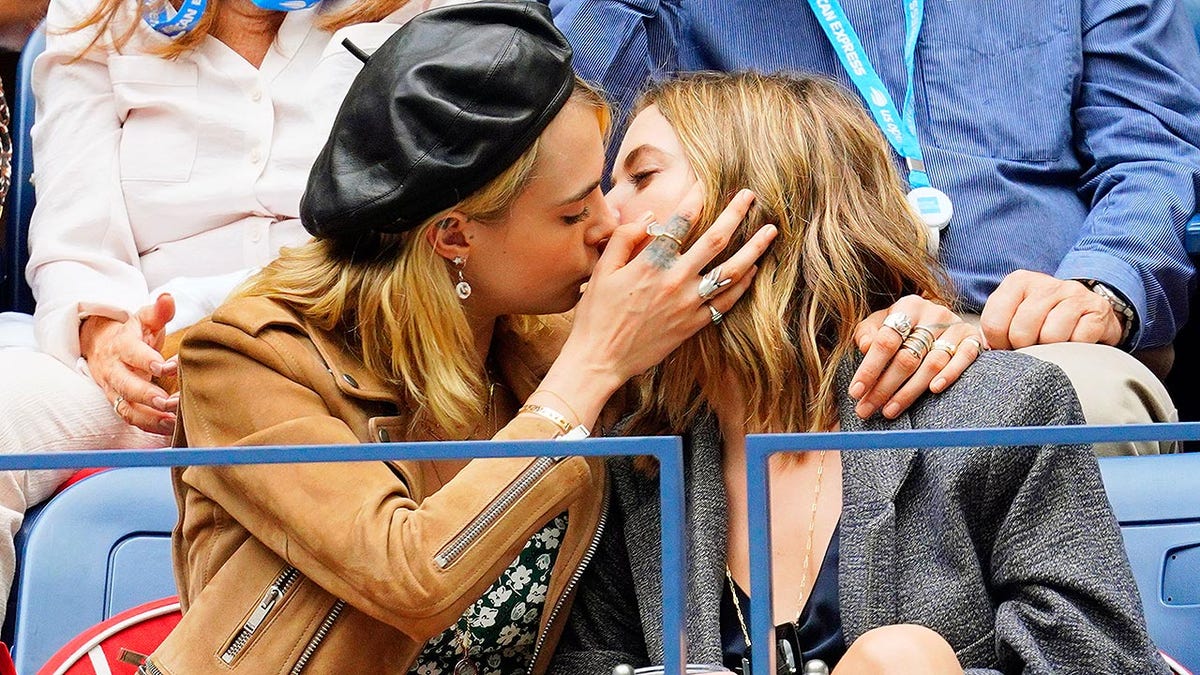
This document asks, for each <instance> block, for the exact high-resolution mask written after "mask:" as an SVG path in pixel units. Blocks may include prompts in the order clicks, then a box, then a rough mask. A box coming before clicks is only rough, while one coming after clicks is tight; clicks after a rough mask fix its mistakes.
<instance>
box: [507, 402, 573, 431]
mask: <svg viewBox="0 0 1200 675" xmlns="http://www.w3.org/2000/svg"><path fill="white" fill-rule="evenodd" d="M517 414H518V415H521V414H529V415H537V416H538V417H540V418H542V419H544V420H546V421H548V422H550V423H551V424H553V425H554V426H556V427H558V428H559V429H562V433H563V435H566V434H569V433H571V429H572V428H573V427H572V426H571V422H570V421H569V420H567V418H566V417H563V415H562V413H560V412H558V411H557V410H555V409H553V408H547V407H546V406H544V405H537V404H534V403H526V404H525V405H523V406H521V407H520V408H519V409H518V410H517Z"/></svg>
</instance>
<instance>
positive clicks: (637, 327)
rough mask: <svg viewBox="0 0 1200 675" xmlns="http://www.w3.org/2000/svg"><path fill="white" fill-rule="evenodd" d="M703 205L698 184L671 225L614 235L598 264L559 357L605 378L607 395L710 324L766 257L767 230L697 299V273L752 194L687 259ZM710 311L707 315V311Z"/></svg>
mask: <svg viewBox="0 0 1200 675" xmlns="http://www.w3.org/2000/svg"><path fill="white" fill-rule="evenodd" d="M703 202H704V193H703V190H702V188H701V187H700V186H699V185H698V184H697V185H696V186H694V187H693V188H692V189H691V190H689V192H688V194H687V196H685V197H684V199H683V201H682V202H680V204H679V207H678V209H677V210H676V212H675V214H674V215H673V216H672V217H671V218H670V220H669V221H668V222H667V223H665V224H662V225H657V224H656V225H655V230H654V231H655V232H662V233H663V234H661V235H659V236H655V237H653V238H652V239H651V240H650V242H649V243H648V244H646V245H645V246H644V247H643V246H642V244H643V243H644V242H645V240H646V238H647V237H649V236H651V235H649V234H648V233H647V226H648V225H650V224H651V223H652V216H651V215H650V214H647V215H646V216H643V218H642V219H641V220H639V221H637V222H634V223H628V224H625V225H622V226H621V227H619V228H617V230H616V231H615V232H614V233H613V235H612V237H611V238H610V239H609V242H608V245H607V246H606V247H605V249H604V254H603V255H602V256H601V257H600V261H599V262H598V263H597V264H596V268H595V270H594V271H593V273H592V277H591V280H590V281H589V282H588V287H587V291H586V292H585V293H584V296H583V299H581V300H580V302H579V305H578V306H577V307H576V310H575V324H574V328H573V329H572V331H571V336H570V338H568V340H567V345H566V346H565V347H564V348H563V352H564V354H568V353H569V354H572V355H575V356H577V357H578V358H582V359H584V361H585V362H589V365H590V366H591V369H592V371H593V372H597V371H598V372H606V373H608V374H609V375H611V377H612V378H613V382H612V384H613V388H614V389H615V388H616V387H618V386H620V385H621V384H623V383H624V382H625V381H626V380H628V379H629V378H631V377H633V376H635V375H637V374H639V373H642V372H644V371H646V370H647V369H648V368H650V367H651V366H654V365H656V364H658V363H659V362H660V361H662V360H663V359H664V358H666V356H667V355H668V354H670V353H671V352H672V351H674V350H675V348H676V347H678V346H679V345H680V344H682V343H683V341H684V340H686V339H687V338H689V337H691V336H692V335H694V334H695V333H696V332H697V331H699V330H701V329H702V328H704V327H705V326H708V325H710V324H712V323H713V322H714V316H715V315H714V314H713V310H715V311H716V312H719V313H721V314H724V313H725V312H728V311H729V310H730V309H732V308H733V305H734V303H735V302H737V300H738V299H739V298H740V297H741V296H742V294H743V293H745V292H746V290H747V289H749V288H750V282H751V280H752V279H753V278H754V274H755V272H756V271H757V269H758V268H757V267H756V266H755V265H754V263H755V261H756V260H758V258H759V257H761V256H762V254H763V253H764V252H766V250H767V247H768V246H769V245H770V243H771V241H772V240H773V239H774V238H775V235H776V232H777V229H776V228H775V226H773V225H766V226H764V227H762V228H761V229H759V231H758V232H756V233H755V234H754V236H753V237H751V238H750V240H749V241H748V242H747V243H746V244H745V245H744V246H742V248H741V249H739V250H738V251H737V252H736V253H735V254H733V256H731V257H730V258H729V259H728V260H727V261H726V262H724V263H722V264H721V266H720V273H719V282H720V285H719V287H718V288H717V289H716V290H715V294H714V295H711V296H710V298H711V299H708V300H706V299H705V298H704V297H702V296H701V295H700V292H699V286H700V282H701V274H700V273H701V272H702V271H703V270H704V268H705V267H706V266H707V265H708V264H709V263H710V262H712V260H713V259H714V258H716V257H717V256H718V255H719V254H721V253H722V252H723V251H724V250H725V248H726V246H727V245H728V244H729V240H730V237H731V236H732V234H733V232H734V231H735V230H736V228H737V227H738V226H740V225H741V223H742V221H743V220H744V219H745V217H746V213H747V211H748V210H749V209H750V205H751V204H753V203H754V194H753V193H751V192H750V191H749V190H742V191H741V192H739V193H738V194H737V195H736V196H734V198H733V200H732V201H730V203H729V205H728V206H726V207H725V209H724V210H723V211H722V212H721V214H720V216H718V217H717V219H716V221H715V222H714V223H713V225H712V226H711V227H710V228H709V229H708V231H707V232H705V233H704V234H703V235H701V236H700V237H699V238H698V239H697V240H696V242H695V243H694V244H693V245H692V246H691V248H690V249H688V251H687V252H685V253H682V254H681V253H680V246H679V244H680V242H682V241H684V240H685V238H686V237H687V235H688V231H689V230H690V229H691V228H692V226H693V225H694V224H695V220H696V217H697V215H698V214H699V211H700V209H701V207H702V205H703ZM709 307H712V310H710V309H709Z"/></svg>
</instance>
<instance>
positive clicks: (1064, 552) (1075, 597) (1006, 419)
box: [551, 352, 1169, 675]
mask: <svg viewBox="0 0 1200 675" xmlns="http://www.w3.org/2000/svg"><path fill="white" fill-rule="evenodd" d="M854 366H855V364H854V363H846V364H843V367H842V370H841V373H840V375H841V378H842V382H841V384H840V385H839V386H840V390H841V391H845V390H846V386H845V385H846V384H848V381H849V376H850V374H851V373H852V372H853V367H854ZM840 418H841V424H842V428H843V429H844V430H846V431H861V430H868V429H910V428H928V429H936V428H953V427H967V426H978V427H989V426H1034V425H1058V424H1080V423H1082V421H1083V420H1082V413H1081V412H1080V409H1079V404H1078V402H1077V401H1076V399H1075V396H1074V392H1073V390H1072V388H1071V385H1070V383H1069V382H1068V380H1067V379H1066V377H1065V376H1064V375H1063V373H1062V371H1060V370H1059V369H1058V368H1057V367H1056V366H1053V365H1050V364H1048V363H1044V362H1042V361H1039V360H1037V359H1034V358H1032V357H1028V356H1025V355H1022V354H1017V353H1013V352H989V353H987V354H985V355H984V356H983V357H982V358H980V359H979V360H978V361H977V362H976V363H975V365H973V366H972V367H971V368H969V369H968V370H967V372H966V373H965V374H964V375H963V377H962V379H961V380H960V381H959V382H958V383H956V384H955V385H954V386H953V387H951V388H950V389H949V390H948V391H946V392H944V393H942V394H941V395H938V396H926V397H924V398H923V399H921V400H920V401H919V402H918V403H917V404H916V405H915V406H913V407H912V408H911V409H910V410H909V412H908V413H907V414H905V415H903V416H901V417H900V418H899V419H897V420H895V421H887V420H883V419H881V418H879V417H875V418H873V419H872V420H869V421H867V422H863V421H862V420H859V419H858V418H857V417H856V416H855V415H854V411H853V403H852V402H851V401H850V400H849V399H847V400H846V401H844V402H843V404H842V405H841V407H840ZM687 440H688V447H689V451H690V456H689V462H688V466H687V480H688V485H689V488H688V489H689V494H688V503H687V518H688V521H687V522H688V526H689V534H688V536H689V560H688V590H687V636H688V658H689V660H690V661H691V662H695V663H720V662H721V638H720V618H719V613H720V598H721V593H722V590H723V583H724V569H725V567H724V564H725V544H726V518H725V512H726V499H725V490H724V485H723V482H722V481H721V480H720V479H719V476H720V475H721V461H720V447H721V445H720V437H719V434H718V432H717V427H716V424H715V422H714V420H712V419H708V420H705V421H704V422H702V423H700V424H699V425H697V426H696V427H695V428H694V429H693V431H692V433H691V434H690V436H689V437H688V439H687ZM611 477H612V489H613V495H614V499H613V500H612V509H611V513H610V517H609V524H608V529H607V530H606V531H605V533H604V536H603V539H602V542H601V544H600V550H599V552H598V555H597V557H596V559H595V560H593V562H592V564H591V566H590V567H589V569H588V571H587V572H586V574H585V578H584V580H583V581H582V582H581V586H580V589H579V594H578V596H577V599H576V602H575V606H574V610H573V611H572V616H571V620H570V622H569V625H568V627H567V630H566V634H565V635H564V636H563V639H562V641H561V642H560V644H559V647H558V653H557V655H556V657H555V661H554V664H553V666H552V668H551V672H552V673H556V674H561V675H582V674H594V675H608V673H611V671H612V668H613V666H614V665H616V664H619V663H629V664H632V665H634V666H642V665H649V664H650V663H662V654H663V646H662V589H661V582H660V552H661V549H660V544H659V526H658V523H659V505H658V486H657V480H656V479H654V478H650V477H647V476H646V475H644V474H641V473H638V472H636V471H634V469H633V467H632V461H631V460H629V459H625V458H622V459H617V460H613V463H612V471H611ZM842 484H843V504H842V517H841V531H840V535H839V536H840V539H839V543H840V545H841V564H840V568H839V571H838V583H839V600H840V606H841V614H842V625H843V631H844V635H845V638H846V641H847V644H849V643H852V642H853V641H854V640H855V639H856V638H858V637H859V636H860V635H862V634H863V633H865V632H866V631H868V630H870V629H872V628H875V627H878V626H884V625H890V624H897V623H916V624H922V625H924V626H928V627H929V628H932V629H933V630H935V631H937V632H938V633H939V634H941V635H942V636H943V637H944V638H945V639H946V640H947V641H948V642H949V643H950V645H951V646H952V647H953V648H954V649H955V651H956V652H957V654H958V658H959V661H960V662H961V663H962V664H963V666H964V668H966V669H967V673H968V674H970V675H983V674H984V673H988V674H992V673H1080V674H1085V673H1086V674H1087V675H1096V674H1099V673H1114V674H1116V673H1122V674H1123V673H1167V672H1169V671H1168V670H1167V668H1166V666H1165V664H1164V663H1163V662H1162V660H1161V659H1160V658H1159V657H1158V655H1157V652H1156V651H1155V648H1154V645H1153V644H1152V643H1151V641H1150V638H1149V637H1148V636H1147V634H1146V627H1145V620H1144V618H1143V616H1142V609H1141V602H1140V600H1139V598H1138V591H1137V588H1136V587H1135V585H1134V582H1133V577H1132V574H1131V572H1130V569H1129V562H1128V560H1127V558H1126V556H1125V550H1124V547H1123V545H1122V541H1121V535H1120V530H1119V528H1118V526H1117V523H1116V521H1115V519H1114V518H1113V515H1112V511H1111V510H1110V507H1109V504H1108V500H1107V498H1106V497H1105V494H1104V488H1103V485H1102V484H1101V481H1100V473H1099V469H1098V467H1097V465H1096V461H1095V459H1094V458H1093V456H1092V454H1091V452H1090V448H1089V447H1086V446H1066V447H1063V446H1042V447H1021V448H1008V447H980V448H969V449H961V450H959V449H948V450H924V451H919V450H916V449H908V450H885V451H871V452H846V453H843V455H842Z"/></svg>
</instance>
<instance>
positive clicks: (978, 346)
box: [958, 336, 988, 354]
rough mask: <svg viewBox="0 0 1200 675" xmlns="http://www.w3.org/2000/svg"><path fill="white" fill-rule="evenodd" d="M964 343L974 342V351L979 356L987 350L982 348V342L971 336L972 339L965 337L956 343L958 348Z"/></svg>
mask: <svg viewBox="0 0 1200 675" xmlns="http://www.w3.org/2000/svg"><path fill="white" fill-rule="evenodd" d="M964 342H974V343H975V350H976V351H977V352H978V353H980V354H982V353H984V352H986V351H987V350H988V348H987V347H984V346H983V342H982V341H981V340H980V339H979V338H977V337H973V336H972V337H965V338H963V339H962V340H959V342H958V346H959V347H961V346H962V343H964Z"/></svg>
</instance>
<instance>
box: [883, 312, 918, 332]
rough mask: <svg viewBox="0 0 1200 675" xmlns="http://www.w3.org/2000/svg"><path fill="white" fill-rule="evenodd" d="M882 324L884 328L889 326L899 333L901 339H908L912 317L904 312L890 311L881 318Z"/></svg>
mask: <svg viewBox="0 0 1200 675" xmlns="http://www.w3.org/2000/svg"><path fill="white" fill-rule="evenodd" d="M883 325H884V327H886V328H891V329H892V330H894V331H896V332H897V333H899V334H900V338H901V339H908V334H909V333H911V332H912V328H913V325H912V319H911V318H909V316H908V315H907V314H905V313H904V312H892V313H891V314H888V315H887V318H886V319H884V320H883Z"/></svg>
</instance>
